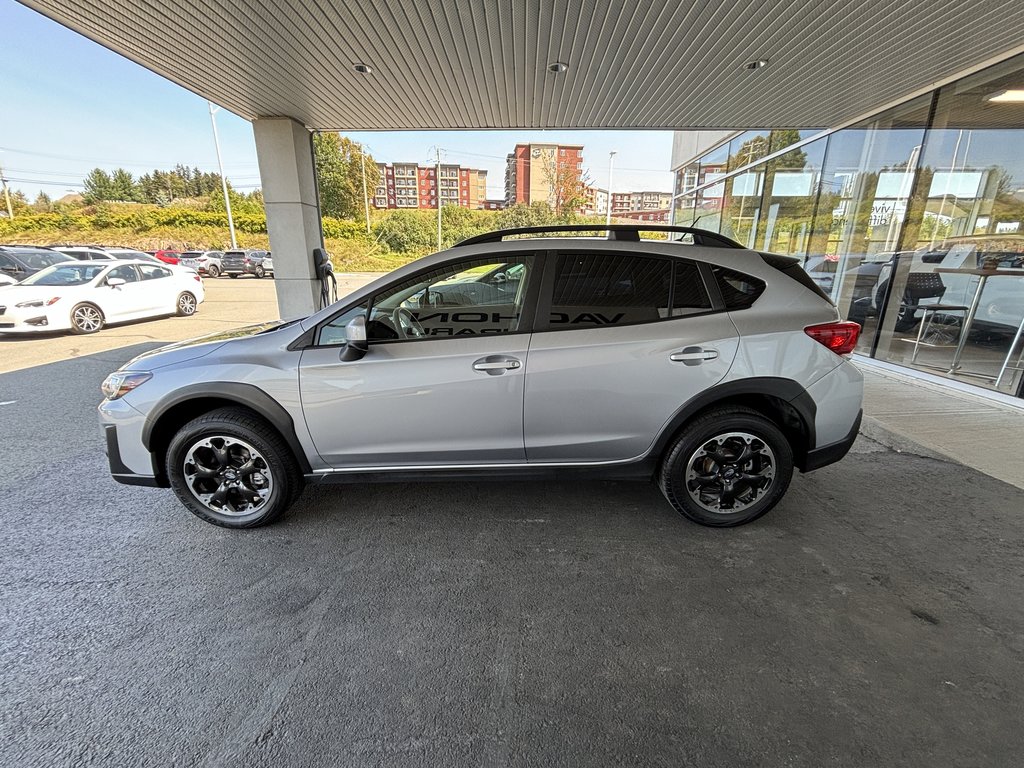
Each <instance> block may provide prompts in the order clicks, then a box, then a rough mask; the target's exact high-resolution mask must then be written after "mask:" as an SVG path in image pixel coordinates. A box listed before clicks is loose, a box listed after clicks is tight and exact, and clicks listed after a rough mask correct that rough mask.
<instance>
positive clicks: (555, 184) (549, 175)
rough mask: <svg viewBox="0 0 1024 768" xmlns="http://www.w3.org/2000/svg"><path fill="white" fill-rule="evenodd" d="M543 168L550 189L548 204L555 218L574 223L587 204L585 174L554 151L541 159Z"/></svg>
mask: <svg viewBox="0 0 1024 768" xmlns="http://www.w3.org/2000/svg"><path fill="white" fill-rule="evenodd" d="M541 168H542V169H543V173H544V180H545V181H546V182H547V183H548V187H549V189H550V192H549V197H548V203H549V204H550V205H551V208H552V210H554V212H555V216H556V217H557V218H558V219H560V220H562V221H572V219H573V218H574V217H575V216H576V214H577V213H579V210H580V208H582V207H583V205H584V204H585V203H586V202H587V197H586V195H585V194H584V188H585V186H586V184H585V182H584V179H583V174H581V173H580V171H579V169H578V168H576V166H575V165H574V164H573V163H572V162H570V161H568V160H566V159H564V158H560V157H556V156H555V153H554V151H551V152H549V153H547V154H545V155H543V156H542V157H541Z"/></svg>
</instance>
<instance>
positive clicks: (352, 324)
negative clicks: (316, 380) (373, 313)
mask: <svg viewBox="0 0 1024 768" xmlns="http://www.w3.org/2000/svg"><path fill="white" fill-rule="evenodd" d="M345 339H346V341H345V346H344V347H342V348H341V361H342V362H343V363H351V362H353V361H355V360H360V359H362V357H363V355H365V354H366V353H367V352H368V351H369V349H370V347H369V345H368V344H367V343H366V316H365V315H359V316H357V317H353V318H352V319H351V320H349V321H348V325H346V326H345Z"/></svg>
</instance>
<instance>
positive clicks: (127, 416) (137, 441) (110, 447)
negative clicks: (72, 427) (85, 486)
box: [98, 398, 163, 487]
mask: <svg viewBox="0 0 1024 768" xmlns="http://www.w3.org/2000/svg"><path fill="white" fill-rule="evenodd" d="M98 410H99V417H100V426H101V428H102V429H103V437H104V441H105V443H106V452H107V462H108V463H109V465H110V474H111V476H112V477H113V478H114V479H115V480H116V481H117V482H119V483H124V484H125V485H145V486H150V487H162V486H163V483H162V482H161V480H160V477H159V475H160V473H159V472H158V471H157V468H156V467H154V466H153V454H151V453H150V452H149V451H148V450H147V449H146V447H145V445H144V444H143V442H142V430H143V428H144V427H145V423H146V418H145V416H143V415H142V414H141V413H140V412H139V411H137V410H135V409H134V408H133V407H132V406H130V405H129V404H128V403H127V402H125V400H124V398H119V399H117V400H104V401H103V402H102V403H100V406H99V409H98Z"/></svg>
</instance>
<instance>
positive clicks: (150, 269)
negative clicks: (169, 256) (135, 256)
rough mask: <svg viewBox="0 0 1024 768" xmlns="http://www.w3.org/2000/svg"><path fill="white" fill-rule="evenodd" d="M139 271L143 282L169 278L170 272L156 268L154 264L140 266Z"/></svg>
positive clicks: (163, 268) (162, 268)
mask: <svg viewBox="0 0 1024 768" xmlns="http://www.w3.org/2000/svg"><path fill="white" fill-rule="evenodd" d="M139 271H140V272H141V273H142V279H143V280H160V279H162V278H165V277H170V276H171V270H169V269H167V268H165V267H158V266H157V265H156V264H153V265H149V264H140V265H139Z"/></svg>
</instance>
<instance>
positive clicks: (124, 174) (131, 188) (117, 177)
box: [107, 168, 139, 202]
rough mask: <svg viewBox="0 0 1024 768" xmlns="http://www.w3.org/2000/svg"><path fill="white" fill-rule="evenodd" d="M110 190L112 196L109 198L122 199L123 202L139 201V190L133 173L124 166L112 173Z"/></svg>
mask: <svg viewBox="0 0 1024 768" xmlns="http://www.w3.org/2000/svg"><path fill="white" fill-rule="evenodd" d="M110 191H111V195H112V197H109V198H107V199H108V200H120V201H123V202H138V200H139V190H138V188H137V186H136V184H135V179H134V178H133V177H132V175H131V173H129V172H128V171H126V170H125V169H124V168H118V169H117V170H116V171H114V172H113V173H112V174H111V175H110Z"/></svg>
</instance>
